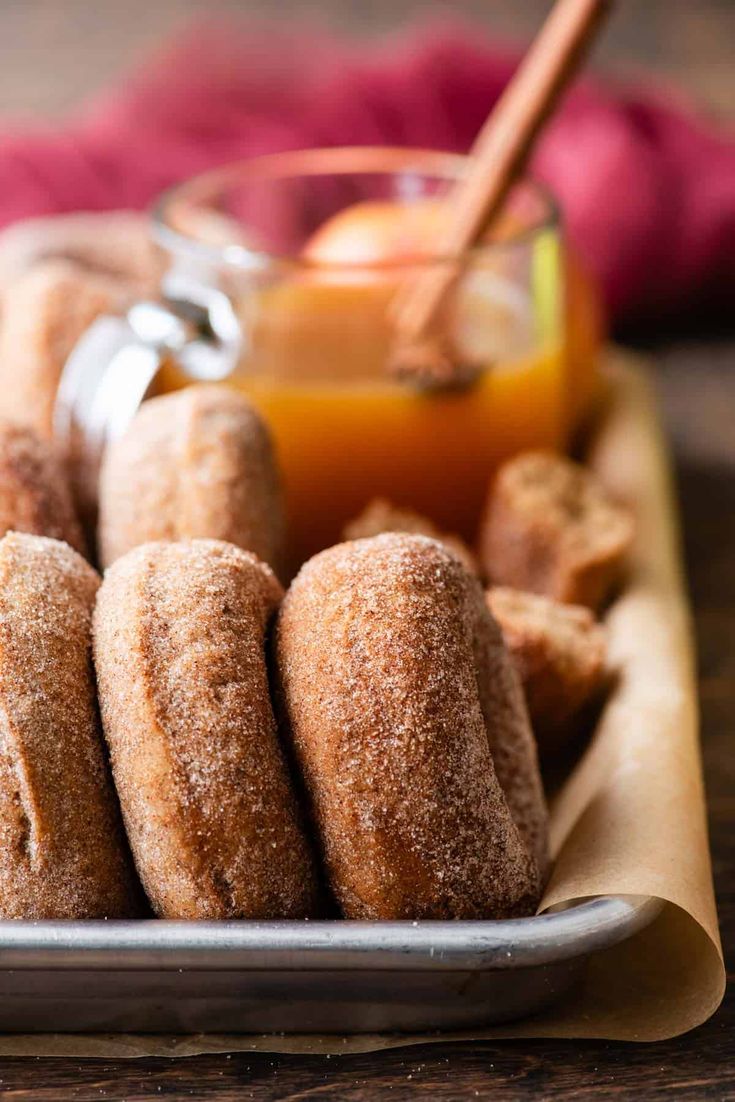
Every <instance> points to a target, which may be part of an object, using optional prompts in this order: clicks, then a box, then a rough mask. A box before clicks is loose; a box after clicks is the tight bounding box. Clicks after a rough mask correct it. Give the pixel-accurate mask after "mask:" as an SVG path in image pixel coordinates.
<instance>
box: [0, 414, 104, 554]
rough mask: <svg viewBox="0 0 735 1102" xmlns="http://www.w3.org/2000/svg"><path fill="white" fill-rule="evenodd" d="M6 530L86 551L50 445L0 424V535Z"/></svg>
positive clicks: (28, 431)
mask: <svg viewBox="0 0 735 1102" xmlns="http://www.w3.org/2000/svg"><path fill="white" fill-rule="evenodd" d="M9 531H16V532H30V533H33V534H35V535H39V536H50V537H52V538H53V539H59V540H63V541H64V542H65V543H68V544H69V545H70V546H71V547H73V548H74V549H75V550H77V551H80V552H82V553H84V552H85V550H86V549H85V544H84V537H83V536H82V530H81V527H80V524H79V521H78V520H77V516H76V513H75V511H74V504H73V502H72V496H71V488H70V486H69V483H68V481H67V478H66V471H65V468H64V463H63V461H62V459H61V456H60V455H59V454H58V452H57V450H56V448H55V446H54V445H53V444H52V443H51V442H50V441H48V440H44V439H43V438H42V437H40V436H39V435H38V434H37V433H36V432H35V431H34V430H33V429H31V428H27V427H25V426H23V425H14V424H11V423H7V424H2V423H0V536H2V535H5V533H6V532H9Z"/></svg>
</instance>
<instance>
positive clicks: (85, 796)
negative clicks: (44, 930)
mask: <svg viewBox="0 0 735 1102" xmlns="http://www.w3.org/2000/svg"><path fill="white" fill-rule="evenodd" d="M98 584H99V578H98V576H97V574H96V573H95V571H94V570H92V568H91V567H90V566H89V565H88V564H87V563H86V562H85V561H84V560H83V559H82V558H81V556H79V555H78V554H77V553H76V552H75V551H73V550H72V549H71V548H70V547H68V546H67V545H66V544H64V543H60V542H58V541H56V540H51V539H45V538H43V537H40V536H33V535H27V534H22V535H21V534H18V533H15V532H11V533H9V534H8V535H6V536H5V537H4V538H3V539H2V540H0V709H1V710H2V725H1V727H0V917H2V918H23V919H44V918H45V919H58V918H121V917H126V916H132V915H134V914H135V913H136V912H137V910H138V907H139V901H140V888H139V886H138V885H137V884H136V881H135V877H134V874H133V870H132V863H131V861H130V856H129V853H128V851H127V846H126V844H125V840H124V836H123V832H122V824H121V821H120V814H119V809H118V806H117V801H116V799H115V794H114V791H113V788H112V783H111V780H110V778H109V775H108V772H107V765H106V762H105V755H104V749H103V744H102V735H101V731H100V727H99V719H98V715H97V705H96V700H95V687H94V678H93V675H92V661H91V617H92V606H93V604H94V598H95V593H96V590H97V586H98Z"/></svg>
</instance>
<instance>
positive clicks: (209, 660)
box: [94, 540, 315, 919]
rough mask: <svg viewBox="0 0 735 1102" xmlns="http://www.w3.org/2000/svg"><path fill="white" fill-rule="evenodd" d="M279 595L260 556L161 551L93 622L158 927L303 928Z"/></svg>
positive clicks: (153, 550) (310, 880) (158, 546)
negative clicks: (271, 633) (280, 685)
mask: <svg viewBox="0 0 735 1102" xmlns="http://www.w3.org/2000/svg"><path fill="white" fill-rule="evenodd" d="M280 597H281V588H280V586H279V584H278V582H277V581H276V579H275V577H274V575H273V574H272V572H271V571H270V570H269V569H268V567H266V566H265V565H263V564H262V563H260V562H259V561H258V560H257V559H256V558H255V556H254V555H251V554H248V553H247V552H245V551H242V550H240V549H239V548H237V547H233V546H231V545H229V544H225V543H220V542H218V541H214V540H193V541H191V542H189V543H171V544H165V543H151V544H146V545H144V546H142V547H138V548H136V549H135V550H134V551H131V552H130V553H129V554H128V555H126V556H125V557H124V558H122V559H119V560H118V561H117V562H116V563H115V565H114V566H113V567H112V568H111V569H110V570H109V571H108V572H107V574H106V575H105V580H104V582H103V584H102V587H101V589H100V593H99V598H98V601H97V608H96V611H95V618H94V647H95V663H96V668H97V677H98V683H99V699H100V708H101V711H102V719H103V725H104V730H105V735H106V738H107V742H108V745H109V748H110V755H111V759H112V767H113V773H114V777H115V783H116V785H117V790H118V794H119V796H120V803H121V806H122V810H123V816H124V819H125V825H126V828H127V833H128V838H129V840H130V844H131V848H132V850H133V855H134V857H135V862H136V866H137V869H138V873H139V875H140V877H141V880H142V882H143V885H144V887H145V889H146V892H147V894H148V898H149V899H150V901H151V903H152V905H153V908H154V910H155V912H156V913H157V914H158V915H159V916H160V917H162V918H210V919H215V918H299V917H303V916H307V915H309V914H311V913H313V910H314V899H315V878H314V869H313V864H312V858H311V855H310V852H309V847H308V844H307V841H306V837H305V834H304V831H303V828H302V824H301V820H300V816H299V812H298V808H297V805H296V799H295V796H294V792H293V789H292V786H291V781H290V777H289V774H288V769H287V764H286V760H285V757H284V754H283V751H282V749H281V746H280V743H279V741H278V735H277V731H276V724H275V719H274V716H273V710H272V706H271V699H270V694H269V687H268V674H267V669H266V659H265V632H266V627H267V624H268V621H269V619H270V617H271V615H272V613H273V612H274V610H275V608H276V606H277V604H278V602H279V600H280Z"/></svg>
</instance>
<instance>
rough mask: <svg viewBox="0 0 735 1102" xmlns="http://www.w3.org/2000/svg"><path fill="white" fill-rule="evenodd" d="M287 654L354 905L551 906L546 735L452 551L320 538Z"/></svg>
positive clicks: (280, 625) (413, 913)
mask: <svg viewBox="0 0 735 1102" xmlns="http://www.w3.org/2000/svg"><path fill="white" fill-rule="evenodd" d="M275 657H276V669H277V679H278V695H279V707H280V709H281V710H282V713H283V717H284V726H285V728H286V729H287V730H288V732H289V735H290V739H291V741H292V744H293V749H294V753H295V757H296V760H297V761H298V763H299V765H300V767H301V770H302V775H303V779H304V783H305V787H306V791H307V795H308V798H309V801H310V811H311V815H312V818H313V821H314V823H315V826H316V829H317V831H318V835H319V839H320V844H321V849H322V856H323V859H324V864H325V868H326V872H327V877H328V880H329V883H330V886H331V889H332V891H333V893H334V895H335V897H336V899H337V901H338V903H339V905H340V907H341V910H342V913H343V914H344V915H345V916H346V917H348V918H372V919H400V918H491V917H504V916H512V915H520V914H530V913H532V912H533V910H534V908H535V907H536V905H537V903H538V900H539V893H540V887H541V879H542V871H541V867H542V866H545V862H546V811H545V805H544V799H543V793H542V790H541V783H540V779H539V775H538V768H537V763H536V758H535V748H534V744H533V740H532V736H531V733H530V729H529V725H528V718H527V715H526V712H525V708H524V705H523V701H522V697H521V692H520V686H519V683H518V680H517V677H516V675H515V672H514V670H513V669H512V666H511V664H510V659H509V658H508V655H507V653H506V651H505V649H504V647H503V644H502V641H501V638H500V634H499V630H498V628H497V625H496V624H495V623H494V621H493V619H492V617H491V616H490V614H489V612H488V610H487V608H486V606H485V603H484V600H483V594H482V590H481V588H480V586H479V583H478V582H477V581H476V579H474V578H472V577H471V576H470V575H469V573H468V572H467V571H466V570H465V569H464V568H463V567H462V565H461V563H460V562H459V560H458V559H457V558H456V557H455V556H454V555H452V554H451V552H449V551H448V550H447V549H446V548H445V547H443V546H442V545H441V544H440V543H438V542H437V541H435V540H432V539H429V538H427V537H424V536H418V535H392V534H391V535H381V536H376V537H374V538H372V539H364V540H357V541H355V542H352V543H344V544H340V545H338V546H337V547H333V548H331V549H330V550H328V551H324V552H322V553H321V554H319V555H317V556H315V557H314V558H313V559H311V560H310V561H309V562H308V563H307V564H306V565H305V566H304V567H302V569H301V571H300V573H299V574H298V576H297V577H296V579H295V580H294V582H293V583H292V585H291V588H290V589H289V591H288V594H287V595H286V598H285V600H284V602H283V604H282V606H281V610H280V612H279V615H278V620H277V627H276V633H275ZM483 679H489V682H490V684H489V685H482V684H481V682H482V680H483ZM503 785H505V786H506V787H505V791H504V789H503V787H502V786H503Z"/></svg>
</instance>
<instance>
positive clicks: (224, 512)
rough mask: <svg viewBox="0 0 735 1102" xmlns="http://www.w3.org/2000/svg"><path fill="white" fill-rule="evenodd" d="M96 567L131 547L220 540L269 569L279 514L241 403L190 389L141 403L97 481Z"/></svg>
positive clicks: (260, 426) (260, 432)
mask: <svg viewBox="0 0 735 1102" xmlns="http://www.w3.org/2000/svg"><path fill="white" fill-rule="evenodd" d="M99 508H100V515H99V535H98V538H99V547H100V559H101V561H102V563H103V564H104V565H105V566H107V565H109V564H110V563H111V562H114V561H115V559H117V558H119V557H120V556H121V555H124V554H125V553H126V552H127V551H130V550H131V548H133V547H137V546H138V545H139V544H141V543H148V542H150V541H154V540H176V539H220V540H226V541H227V542H229V543H234V544H236V545H237V546H238V547H242V548H244V549H245V550H246V551H252V552H254V553H255V554H256V555H257V556H258V557H259V558H260V559H263V561H264V562H267V563H268V564H269V565H271V566H272V567H274V569H277V568H278V565H279V560H280V556H281V552H282V543H283V529H284V522H283V508H282V503H281V493H280V486H279V478H278V471H277V468H276V462H275V458H274V454H273V447H272V444H271V438H270V434H269V432H268V429H267V428H266V426H265V424H264V422H263V420H262V418H261V417H260V416H259V415H258V414H257V413H256V411H255V410H254V408H253V407H252V406H251V404H250V403H249V402H248V401H247V399H246V398H245V397H243V396H242V395H240V394H237V393H236V392H235V391H233V390H230V389H228V388H227V387H221V386H212V385H210V386H193V387H188V388H187V389H185V390H182V391H179V392H178V393H176V394H169V395H166V396H165V397H161V398H152V399H150V401H147V402H144V404H143V406H142V407H141V409H140V410H139V412H138V414H137V415H136V417H135V419H134V421H133V423H132V425H131V426H130V428H129V429H128V431H127V433H126V434H125V435H124V436H123V437H122V439H121V440H119V441H117V442H116V443H113V444H112V445H111V446H110V448H109V449H108V452H107V455H106V457H105V460H104V462H103V466H102V473H101V477H100V501H99Z"/></svg>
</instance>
